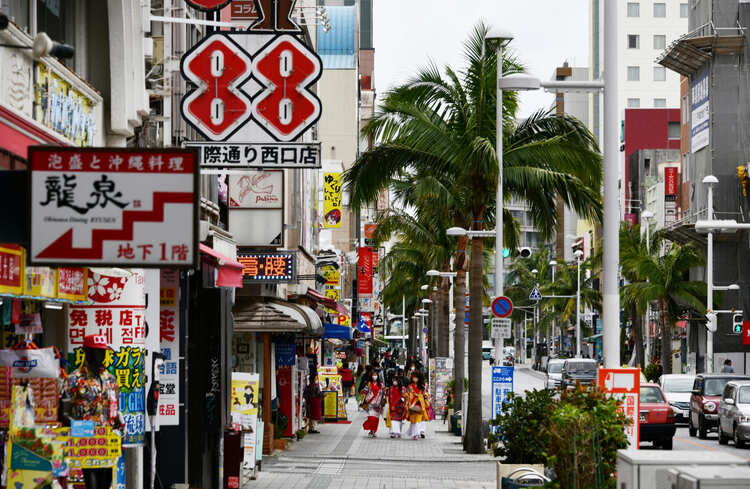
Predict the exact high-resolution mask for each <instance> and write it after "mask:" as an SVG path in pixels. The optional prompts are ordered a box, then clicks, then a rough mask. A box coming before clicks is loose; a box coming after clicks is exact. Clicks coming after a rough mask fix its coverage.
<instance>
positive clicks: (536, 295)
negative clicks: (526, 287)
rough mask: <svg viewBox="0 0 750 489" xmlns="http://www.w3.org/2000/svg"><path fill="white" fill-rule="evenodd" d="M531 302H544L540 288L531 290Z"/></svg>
mask: <svg viewBox="0 0 750 489" xmlns="http://www.w3.org/2000/svg"><path fill="white" fill-rule="evenodd" d="M529 300H530V301H540V300H542V292H541V291H540V290H539V287H534V288H533V289H531V293H530V294H529Z"/></svg>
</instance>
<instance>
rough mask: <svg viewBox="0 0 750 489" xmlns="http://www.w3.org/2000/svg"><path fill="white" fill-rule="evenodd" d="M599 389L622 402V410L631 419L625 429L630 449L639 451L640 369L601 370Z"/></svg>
mask: <svg viewBox="0 0 750 489" xmlns="http://www.w3.org/2000/svg"><path fill="white" fill-rule="evenodd" d="M599 388H601V389H603V390H605V391H606V392H607V393H609V394H610V395H611V396H617V397H618V398H620V399H621V400H622V405H621V406H620V410H621V411H622V412H624V413H625V415H626V416H627V417H628V419H630V421H631V422H630V424H629V425H628V426H627V427H625V434H626V435H627V437H628V442H629V444H630V448H633V449H638V443H639V440H640V430H639V423H640V411H641V404H640V393H641V370H640V369H638V368H600V369H599Z"/></svg>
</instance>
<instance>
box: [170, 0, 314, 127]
mask: <svg viewBox="0 0 750 489" xmlns="http://www.w3.org/2000/svg"><path fill="white" fill-rule="evenodd" d="M282 3H286V2H282ZM269 13H270V12H265V11H263V12H259V14H260V18H259V20H258V21H256V23H255V24H253V26H251V31H249V32H248V31H243V32H234V31H233V32H227V31H221V32H216V33H214V34H212V35H210V36H208V37H206V38H204V39H203V40H202V41H200V42H199V43H197V44H196V45H195V46H193V47H192V48H191V49H190V51H188V52H187V53H186V54H185V56H183V58H182V61H181V63H180V69H181V72H182V76H183V78H185V79H186V80H187V81H189V82H191V83H192V84H193V85H194V86H195V89H193V90H191V91H189V92H188V93H187V94H186V95H185V96H184V97H183V99H182V105H181V109H182V115H183V117H184V118H185V120H186V121H187V122H188V123H189V124H190V125H192V126H193V127H194V128H195V129H196V130H197V131H198V132H199V133H201V134H202V135H203V136H204V137H205V138H206V139H208V140H210V141H225V140H227V139H228V138H229V137H230V136H232V135H233V134H234V133H235V132H237V130H238V129H240V128H241V127H242V126H244V125H245V124H247V123H249V122H251V121H252V122H253V123H254V124H255V125H256V126H257V127H259V128H261V129H262V130H263V131H265V132H266V133H267V134H268V135H269V136H271V138H272V139H273V140H275V141H282V142H290V141H294V140H295V139H296V138H298V137H299V136H300V135H301V134H302V133H303V132H305V131H306V130H307V129H308V128H310V127H311V126H312V125H313V124H315V123H316V122H317V121H318V119H319V118H320V109H321V105H320V99H319V98H318V97H317V95H316V94H315V93H314V92H313V91H312V85H314V84H315V82H317V81H318V79H319V78H320V75H321V73H322V63H321V61H320V58H319V57H318V55H317V53H315V52H314V51H312V50H311V49H310V48H308V47H307V46H306V45H305V44H304V43H303V42H302V41H300V40H299V39H297V38H296V37H294V36H292V35H290V34H279V35H274V36H272V37H271V38H270V41H268V42H267V43H266V44H265V45H263V46H261V47H257V43H256V42H253V40H252V39H251V38H253V37H255V36H253V32H259V31H263V32H265V31H266V30H265V27H270V29H269V30H270V31H271V32H274V31H275V28H274V26H267V25H266V24H267V22H266V21H267V20H268V19H270V17H269V15H267V14H269ZM279 13H280V12H279V11H278V9H275V17H276V20H278V19H279V18H280V16H279ZM290 14H291V9H290ZM257 26H260V27H259V28H256V27H257ZM276 32H278V31H276ZM251 78H252V79H253V80H254V82H256V83H254V84H248V83H246V82H247V81H248V80H250V79H251ZM258 84H259V85H260V91H257V90H255V88H254V87H256V86H257V85H258Z"/></svg>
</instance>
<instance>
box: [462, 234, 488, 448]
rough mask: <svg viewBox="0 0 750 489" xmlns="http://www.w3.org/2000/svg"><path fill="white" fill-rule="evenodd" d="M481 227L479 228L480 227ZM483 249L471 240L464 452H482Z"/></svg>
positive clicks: (478, 239)
mask: <svg viewBox="0 0 750 489" xmlns="http://www.w3.org/2000/svg"><path fill="white" fill-rule="evenodd" d="M479 227H481V226H479ZM482 249H483V240H482V239H481V238H473V239H472V240H471V262H470V263H469V294H470V298H469V301H470V303H469V307H470V309H469V406H468V408H469V411H468V413H467V414H468V416H466V436H465V437H464V450H466V451H467V452H468V453H484V443H483V442H484V440H483V439H482V332H483V329H484V324H483V323H482V260H483V256H482Z"/></svg>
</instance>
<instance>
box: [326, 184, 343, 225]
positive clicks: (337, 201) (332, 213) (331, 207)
mask: <svg viewBox="0 0 750 489" xmlns="http://www.w3.org/2000/svg"><path fill="white" fill-rule="evenodd" d="M323 227H324V228H340V227H341V173H326V174H325V175H324V176H323Z"/></svg>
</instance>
